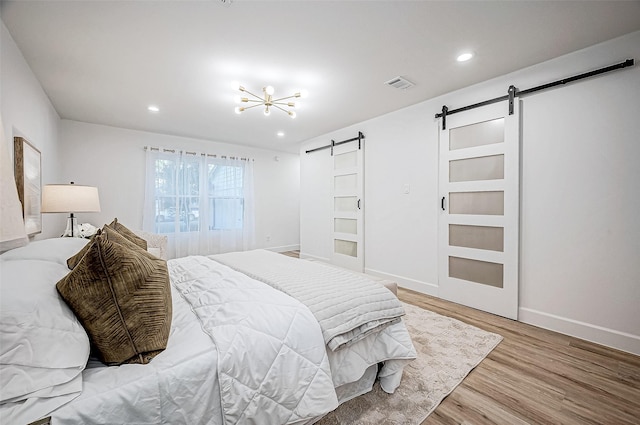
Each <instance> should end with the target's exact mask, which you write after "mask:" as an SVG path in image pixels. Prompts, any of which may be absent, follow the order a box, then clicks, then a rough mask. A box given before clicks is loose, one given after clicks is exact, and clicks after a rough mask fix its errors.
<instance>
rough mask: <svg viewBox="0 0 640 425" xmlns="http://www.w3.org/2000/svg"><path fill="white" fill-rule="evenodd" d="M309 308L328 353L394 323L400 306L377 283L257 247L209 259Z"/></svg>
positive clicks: (402, 310) (361, 276)
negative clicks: (268, 286)
mask: <svg viewBox="0 0 640 425" xmlns="http://www.w3.org/2000/svg"><path fill="white" fill-rule="evenodd" d="M210 258H213V259H214V260H216V261H219V262H221V263H223V264H226V265H227V266H229V267H231V268H232V269H234V270H238V271H240V272H242V273H244V274H246V275H248V276H251V277H252V278H254V279H257V280H259V281H261V282H264V283H266V284H267V285H270V286H272V287H274V288H276V289H278V290H280V291H282V292H284V293H286V294H289V295H291V296H292V297H294V298H295V299H297V300H299V301H300V302H302V303H303V304H304V305H306V306H307V307H309V309H310V310H311V312H312V313H313V314H314V316H315V317H316V319H317V320H318V323H320V327H321V329H322V334H323V336H324V339H325V342H326V344H327V347H329V349H331V350H332V351H336V350H338V349H341V348H344V347H347V346H349V345H351V344H354V343H356V342H358V341H360V340H361V339H363V338H365V337H366V336H367V335H369V334H372V333H376V332H380V331H381V330H382V329H384V328H385V327H387V326H389V325H391V324H393V323H398V322H399V321H400V318H401V317H402V316H403V315H404V308H403V307H402V304H401V303H400V301H398V299H397V298H396V297H395V296H394V295H393V294H392V293H391V292H390V291H389V290H387V289H386V288H384V287H383V286H382V285H380V284H378V283H376V282H374V281H372V280H371V279H368V278H367V277H365V276H363V275H359V274H354V273H350V272H349V271H347V270H343V269H339V268H336V267H331V266H329V265H325V264H322V263H312V262H309V261H303V260H298V259H296V258H291V257H287V256H286V255H280V254H276V253H274V252H271V251H267V250H263V249H257V250H253V251H244V252H230V253H227V254H218V255H212V256H211V257H210Z"/></svg>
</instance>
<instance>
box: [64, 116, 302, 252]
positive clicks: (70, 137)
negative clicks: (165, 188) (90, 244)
mask: <svg viewBox="0 0 640 425" xmlns="http://www.w3.org/2000/svg"><path fill="white" fill-rule="evenodd" d="M59 127H60V128H59V135H58V137H59V139H60V147H61V151H60V155H61V158H64V162H65V164H69V165H68V166H66V167H64V169H63V170H62V172H61V180H60V183H68V182H69V181H73V182H75V183H77V184H86V185H91V186H97V187H98V190H99V195H100V204H101V209H102V211H101V212H100V213H85V214H78V215H77V216H78V221H79V222H80V223H84V222H89V223H92V224H93V225H95V226H98V227H99V226H102V225H103V224H104V223H108V222H110V221H111V220H113V218H114V217H118V220H119V221H120V222H122V223H123V224H125V225H126V226H128V227H131V228H135V229H141V228H142V211H143V204H144V187H145V156H144V150H143V148H144V146H154V147H164V148H176V149H182V150H192V151H193V150H195V151H198V152H206V153H215V154H219V155H227V156H241V157H251V158H254V159H255V161H254V178H255V195H256V202H255V209H256V244H257V246H256V247H257V248H270V249H274V250H288V249H298V247H299V240H300V224H299V223H300V213H299V199H300V179H299V174H300V161H299V157H298V155H295V154H287V153H283V152H276V151H269V150H263V149H256V148H250V147H243V146H236V145H230V144H225V143H217V142H212V141H206V140H197V139H190V138H184V137H177V136H169V135H162V134H155V133H148V132H143V131H135V130H127V129H122V128H116V127H108V126H103V125H95V124H87V123H81V122H77V121H70V120H61V121H60V126H59ZM276 156H277V158H278V160H277V161H276V160H275V158H276Z"/></svg>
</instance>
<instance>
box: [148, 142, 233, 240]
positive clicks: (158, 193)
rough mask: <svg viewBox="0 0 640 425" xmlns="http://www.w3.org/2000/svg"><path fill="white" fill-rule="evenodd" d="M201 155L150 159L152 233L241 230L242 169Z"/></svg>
mask: <svg viewBox="0 0 640 425" xmlns="http://www.w3.org/2000/svg"><path fill="white" fill-rule="evenodd" d="M225 162H228V161H225V160H216V159H215V158H203V157H202V156H201V155H188V154H185V155H180V156H174V157H172V158H155V159H154V170H155V171H154V174H155V175H154V181H155V184H154V200H153V208H154V217H155V232H156V233H176V232H199V231H201V230H203V231H206V230H229V229H242V228H243V223H244V218H243V217H244V195H243V190H244V167H243V166H242V164H239V165H237V164H226V163H225Z"/></svg>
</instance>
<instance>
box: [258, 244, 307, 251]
mask: <svg viewBox="0 0 640 425" xmlns="http://www.w3.org/2000/svg"><path fill="white" fill-rule="evenodd" d="M264 249H266V250H267V251H273V252H286V251H299V250H300V245H283V246H272V247H269V248H264Z"/></svg>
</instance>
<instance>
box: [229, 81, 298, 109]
mask: <svg viewBox="0 0 640 425" xmlns="http://www.w3.org/2000/svg"><path fill="white" fill-rule="evenodd" d="M234 88H236V89H238V90H240V91H241V92H243V93H247V94H248V95H250V96H251V97H241V96H236V99H235V100H236V103H253V105H251V106H236V109H235V111H236V114H241V113H243V112H244V111H246V110H247V109H251V108H255V107H256V106H263V105H264V114H265V115H270V114H271V108H272V107H273V108H277V109H280V110H281V111H282V112H284V113H286V114H287V115H289V116H290V117H291V118H295V117H296V112H295V111H292V110H291V109H286V108H295V107H296V104H295V103H294V102H288V101H287V100H288V99H292V98H296V97H306V92H304V91H301V92H298V93H295V94H292V95H291V96H286V97H280V98H277V99H274V98H273V93H274V89H273V87H272V86H266V87H263V88H262V94H263V95H262V97H260V96H258V95H255V94H253V93H251V92H250V91H249V90H247V89H245V88H244V87H242V86H241V85H240V84H237V83H234Z"/></svg>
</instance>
